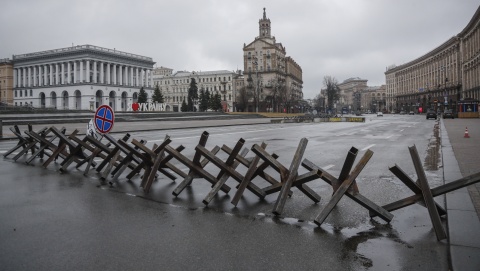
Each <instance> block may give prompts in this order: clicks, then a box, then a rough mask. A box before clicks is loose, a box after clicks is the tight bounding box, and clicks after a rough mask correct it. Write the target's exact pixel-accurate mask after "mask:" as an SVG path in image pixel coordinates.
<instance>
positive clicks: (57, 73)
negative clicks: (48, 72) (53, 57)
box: [55, 63, 60, 85]
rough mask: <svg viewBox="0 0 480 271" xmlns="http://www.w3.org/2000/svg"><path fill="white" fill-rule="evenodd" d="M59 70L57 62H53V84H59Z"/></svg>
mask: <svg viewBox="0 0 480 271" xmlns="http://www.w3.org/2000/svg"><path fill="white" fill-rule="evenodd" d="M59 74H60V72H59V71H58V63H55V85H60V76H59Z"/></svg>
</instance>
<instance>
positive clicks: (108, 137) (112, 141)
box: [95, 133, 130, 174]
mask: <svg viewBox="0 0 480 271" xmlns="http://www.w3.org/2000/svg"><path fill="white" fill-rule="evenodd" d="M103 138H105V139H106V140H107V141H108V142H110V144H112V145H113V146H114V147H113V149H112V150H111V151H110V152H109V153H108V155H107V157H106V158H105V159H104V160H103V161H102V162H101V163H100V164H99V165H98V166H97V167H96V169H95V170H96V171H97V172H99V173H100V172H101V171H102V169H103V168H104V167H105V166H106V165H107V164H108V163H109V162H110V161H111V160H112V158H113V156H114V155H115V154H116V153H117V152H118V151H119V150H120V148H121V147H120V145H119V143H118V140H116V139H114V138H113V137H112V136H111V135H109V134H105V135H103ZM129 138H130V134H128V133H127V134H125V135H124V136H123V137H122V138H121V140H123V141H128V139H129ZM109 172H110V171H109ZM107 174H108V173H107Z"/></svg>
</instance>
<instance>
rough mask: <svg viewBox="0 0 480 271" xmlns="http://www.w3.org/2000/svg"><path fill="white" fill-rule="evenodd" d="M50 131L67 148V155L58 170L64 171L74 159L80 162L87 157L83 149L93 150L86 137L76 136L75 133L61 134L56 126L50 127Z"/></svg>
mask: <svg viewBox="0 0 480 271" xmlns="http://www.w3.org/2000/svg"><path fill="white" fill-rule="evenodd" d="M52 132H53V133H54V134H55V135H56V136H57V137H58V138H59V140H60V141H61V142H63V143H64V144H65V145H66V146H67V147H68V149H69V155H68V156H67V157H66V158H65V159H64V160H63V161H62V163H60V165H61V167H60V168H59V171H60V172H65V171H66V170H67V167H68V166H69V165H70V164H71V163H73V162H74V161H76V162H80V161H82V160H83V159H86V158H87V155H86V154H85V152H84V150H90V151H93V147H91V146H90V145H89V144H87V137H86V136H85V137H84V138H83V139H80V138H78V137H77V134H73V133H72V134H70V135H69V136H66V135H64V134H62V133H61V132H60V131H59V130H58V129H57V128H55V127H52Z"/></svg>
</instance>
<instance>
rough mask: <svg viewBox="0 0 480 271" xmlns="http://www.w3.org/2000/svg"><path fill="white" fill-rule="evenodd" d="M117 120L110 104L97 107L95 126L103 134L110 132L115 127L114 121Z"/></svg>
mask: <svg viewBox="0 0 480 271" xmlns="http://www.w3.org/2000/svg"><path fill="white" fill-rule="evenodd" d="M114 122H115V114H114V113H113V110H112V108H111V107H110V106H108V105H106V104H104V105H101V106H100V107H99V108H97V112H95V118H94V123H95V128H97V131H98V132H99V133H101V134H108V132H110V130H112V128H113V123H114Z"/></svg>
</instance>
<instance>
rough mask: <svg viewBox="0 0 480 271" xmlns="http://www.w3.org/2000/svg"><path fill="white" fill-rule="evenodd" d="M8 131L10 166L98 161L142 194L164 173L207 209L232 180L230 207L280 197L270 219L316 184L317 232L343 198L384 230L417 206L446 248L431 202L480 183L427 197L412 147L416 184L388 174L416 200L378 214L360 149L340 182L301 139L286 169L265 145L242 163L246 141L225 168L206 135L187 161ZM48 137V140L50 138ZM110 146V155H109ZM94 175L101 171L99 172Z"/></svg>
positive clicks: (163, 153) (156, 149) (45, 133)
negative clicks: (321, 184)
mask: <svg viewBox="0 0 480 271" xmlns="http://www.w3.org/2000/svg"><path fill="white" fill-rule="evenodd" d="M10 130H11V131H12V132H13V133H14V134H15V135H16V136H17V138H18V140H19V141H18V143H17V145H16V146H15V147H13V148H12V149H11V150H9V151H8V152H7V153H5V154H4V157H7V156H8V155H10V154H12V153H13V152H15V151H16V150H18V149H20V148H22V150H21V151H20V152H18V153H16V155H15V156H14V157H13V160H14V161H16V160H17V159H19V158H20V157H21V156H23V155H26V154H28V152H29V151H32V155H31V156H30V157H28V158H27V159H26V163H27V164H29V163H31V162H32V161H33V160H34V159H35V158H37V157H40V158H41V159H43V157H44V156H48V159H47V161H45V162H44V163H43V166H44V167H47V166H48V165H49V163H51V162H52V161H54V160H56V158H57V157H58V156H60V157H62V158H63V161H62V162H61V164H60V165H61V168H60V169H59V171H61V172H64V171H65V170H66V169H67V167H68V166H69V165H70V164H71V163H73V162H76V163H77V165H76V168H79V167H80V166H82V165H83V164H86V168H85V170H84V175H86V174H87V173H88V171H89V168H90V167H91V166H95V163H94V162H95V161H94V158H96V157H99V158H101V159H103V161H102V162H101V164H100V166H102V167H104V168H105V166H106V168H105V170H104V172H103V174H106V175H108V174H109V173H110V171H111V170H112V168H113V167H115V169H114V170H113V172H111V174H112V175H113V177H114V178H118V177H119V175H120V174H122V172H123V171H124V170H125V169H126V168H130V169H132V171H131V172H130V173H129V174H128V175H127V179H129V178H131V177H132V176H133V175H135V174H138V173H140V171H141V170H142V169H143V170H144V174H143V177H142V184H141V187H142V188H143V189H144V191H145V192H146V193H148V192H149V190H150V189H151V186H152V183H153V181H154V180H155V179H156V178H157V176H158V175H157V173H158V172H160V173H163V174H164V175H165V176H166V177H167V178H170V179H172V180H175V179H176V177H177V176H176V175H178V176H180V177H182V178H183V181H182V182H181V183H180V184H179V185H178V186H177V187H176V188H175V190H174V191H173V193H172V194H173V195H175V196H178V195H179V194H180V193H181V192H182V191H183V189H184V188H185V187H186V186H188V185H190V184H191V183H192V181H193V179H195V178H203V179H205V180H207V181H208V182H209V183H210V184H211V187H212V189H211V190H210V192H209V193H208V194H207V195H206V197H205V198H204V200H203V203H204V204H205V205H208V204H209V203H210V202H211V200H212V199H213V198H214V197H215V195H217V194H218V192H219V191H220V190H222V191H223V192H225V193H228V192H229V191H230V187H229V186H228V185H226V181H227V180H228V179H229V178H232V179H234V180H235V181H237V182H238V183H239V185H238V186H237V192H236V193H235V196H234V197H233V199H232V201H231V203H232V204H233V205H235V206H237V204H238V202H239V200H240V198H241V197H242V195H243V193H244V191H245V189H249V190H250V191H251V192H252V193H253V194H255V195H256V196H258V197H259V198H260V199H263V198H264V197H265V196H266V195H269V194H272V193H276V192H279V195H278V197H277V200H276V201H275V203H274V207H273V210H272V212H273V213H274V214H275V215H281V213H282V212H283V209H284V207H285V204H286V200H287V198H288V196H289V195H291V194H292V191H291V188H292V187H297V188H298V189H299V190H300V191H302V192H303V193H305V195H307V196H308V197H309V198H310V199H312V200H313V201H314V202H315V203H317V202H319V201H320V196H319V195H318V194H317V193H315V191H313V190H312V189H310V188H309V187H308V186H307V185H306V183H307V182H310V181H312V180H316V179H318V178H320V179H322V180H324V181H325V182H327V183H328V184H330V185H331V186H332V188H333V195H332V198H331V199H330V201H329V202H328V203H327V205H326V206H325V207H324V208H323V210H322V211H321V212H320V214H319V215H318V216H317V217H316V218H315V220H314V223H315V224H317V225H318V226H321V225H322V223H323V222H324V221H325V219H326V218H327V217H328V215H329V214H330V213H331V211H332V210H333V208H334V207H335V206H336V205H337V204H338V202H339V201H340V199H341V198H342V197H343V195H347V196H348V197H350V198H351V199H353V200H354V201H355V202H357V203H358V204H360V205H361V206H363V207H365V208H367V209H368V210H369V214H370V216H371V217H375V216H379V217H380V218H382V219H383V220H385V221H387V222H390V221H391V220H392V218H393V215H392V214H391V213H390V211H394V210H398V209H401V208H404V207H406V206H410V205H412V204H414V203H418V204H421V205H422V206H424V207H426V208H427V210H428V213H429V216H430V219H431V221H432V225H433V228H434V231H435V234H436V237H437V239H438V240H443V239H445V238H446V237H447V236H446V232H445V229H444V227H443V225H442V221H441V219H440V216H441V215H445V214H446V210H445V209H444V208H443V207H442V206H440V205H439V204H437V203H436V202H435V201H434V200H433V197H435V196H439V195H444V194H446V193H448V192H451V191H454V190H457V189H460V188H463V187H466V186H469V185H472V184H475V183H478V182H480V172H479V173H476V174H473V175H470V176H467V177H464V178H461V179H458V180H456V181H453V182H450V183H448V184H444V185H441V186H438V187H435V188H433V189H431V188H430V186H429V184H428V180H427V177H426V174H425V171H424V169H423V167H422V163H421V160H420V157H419V155H418V152H417V149H416V146H415V145H414V146H412V147H409V152H410V156H411V158H412V161H413V164H414V167H415V171H416V175H417V178H418V179H417V180H416V181H414V180H413V179H412V178H410V177H409V176H408V175H407V174H406V173H405V172H404V171H403V170H402V169H401V168H400V167H399V166H397V165H395V166H393V167H390V168H389V170H390V171H391V172H392V173H393V174H394V175H395V176H396V177H398V178H399V179H400V180H401V181H402V182H403V183H404V184H405V185H406V186H407V187H408V188H409V189H410V190H411V191H412V192H413V193H414V195H412V196H409V197H406V198H404V199H401V200H397V201H395V202H392V203H389V204H387V205H384V206H382V207H380V206H378V205H377V204H375V203H373V202H372V201H371V200H369V199H368V198H366V197H364V196H362V195H361V194H360V192H359V189H358V185H357V183H356V178H357V177H358V176H359V174H360V173H361V172H362V170H363V169H364V168H365V166H366V164H367V163H368V162H369V160H370V159H371V157H372V156H373V152H372V151H371V150H367V151H366V153H365V154H364V155H363V157H362V158H361V159H360V161H359V162H358V163H357V164H356V166H355V167H353V165H354V162H355V158H356V156H357V154H358V149H356V148H354V147H352V148H351V149H350V150H349V152H348V154H347V157H346V159H345V162H344V164H343V167H342V169H341V172H340V174H339V177H338V179H337V178H335V177H333V176H332V175H331V174H329V173H328V172H326V171H325V170H323V169H321V168H320V167H318V166H316V165H315V164H314V163H312V162H311V161H309V160H308V159H303V158H302V157H303V155H304V153H305V150H306V147H307V143H308V140H307V139H306V138H302V139H301V140H300V142H299V145H298V147H297V149H296V152H295V154H294V157H293V159H292V162H291V164H290V167H289V168H288V169H287V168H286V167H285V166H283V165H282V164H281V163H280V162H279V161H278V160H277V159H278V155H276V154H275V153H273V154H269V153H268V152H267V151H266V147H267V145H266V144H265V143H262V144H261V145H257V144H254V145H253V146H252V148H251V150H252V152H253V153H254V154H255V156H254V157H250V158H246V157H245V156H246V154H247V153H248V149H246V148H243V146H244V144H245V140H244V139H243V138H241V139H240V140H238V141H237V143H236V145H235V147H234V148H233V149H230V148H229V147H228V146H226V145H223V147H222V150H223V151H225V152H226V153H227V154H228V157H227V158H226V159H223V160H222V159H220V158H219V157H218V156H217V153H218V151H219V150H220V148H219V147H218V146H215V147H214V148H213V149H212V150H208V149H207V148H205V145H206V142H207V140H208V136H209V134H208V132H203V134H202V136H201V137H200V140H199V143H198V145H197V146H196V147H195V154H194V157H193V159H192V160H190V159H189V158H187V157H186V156H185V155H183V154H181V151H182V150H184V149H185V147H184V146H182V145H180V146H179V147H177V148H173V147H172V146H170V143H171V142H172V140H171V139H170V137H169V136H168V135H167V136H165V139H164V141H163V142H162V143H161V144H160V145H157V144H155V145H154V146H153V147H152V148H148V147H147V146H146V145H145V143H146V142H145V141H138V140H136V139H133V140H132V141H131V143H130V144H129V143H127V140H128V139H129V137H130V135H129V134H127V135H125V136H124V137H123V138H122V139H120V140H118V141H117V140H115V139H113V138H112V137H111V136H110V135H108V134H107V135H105V137H104V138H106V139H107V140H108V141H109V142H108V143H107V144H104V143H102V142H101V140H98V139H96V138H94V137H92V136H90V135H87V136H85V137H84V138H80V137H78V136H77V135H78V130H74V131H73V132H72V133H71V134H70V135H66V134H65V128H64V127H63V128H62V129H60V130H58V129H57V128H56V127H54V126H52V127H50V128H47V127H45V128H43V129H40V130H39V131H38V132H35V131H33V130H32V126H31V125H28V130H26V131H24V134H25V136H23V135H22V134H21V133H20V129H19V128H18V126H16V125H15V126H14V127H12V128H10ZM50 133H52V134H53V135H50ZM55 141H58V144H55V143H54V142H55ZM110 145H111V146H112V147H110ZM87 154H88V155H87ZM122 154H124V155H123V156H122ZM202 158H203V159H202ZM172 159H176V160H177V161H179V162H180V163H181V164H183V165H185V166H186V167H187V168H188V169H189V171H188V173H187V172H184V171H182V170H180V169H179V168H178V167H176V166H175V165H174V164H172V163H171V160H172ZM302 159H303V161H302ZM301 161H302V162H301ZM208 163H212V164H213V165H215V166H216V167H217V168H218V169H219V170H220V171H219V173H218V174H217V176H216V177H215V176H213V175H212V174H211V173H209V172H208V171H207V170H206V169H205V166H206V165H207V164H208ZM300 164H301V165H302V166H303V167H304V168H305V169H307V170H308V172H307V173H304V174H300V175H299V174H298V167H299V166H300ZM239 165H243V166H245V167H246V168H247V171H246V173H245V175H244V176H243V175H242V174H240V173H239V172H238V171H237V167H238V166H239ZM100 166H99V167H100ZM268 167H272V168H273V169H274V170H275V171H277V172H278V173H279V175H280V181H278V180H276V179H275V178H274V177H272V176H270V175H269V174H268V173H266V172H265V171H266V170H267V169H268ZM352 168H353V169H352ZM167 170H169V171H167ZM97 171H100V170H99V169H98V167H97ZM170 171H172V172H173V173H175V174H176V175H174V174H173V173H171V172H170ZM132 174H133V175H132ZM256 177H261V178H263V179H264V180H266V181H267V182H269V183H270V185H269V186H267V187H264V188H260V187H258V186H257V185H255V184H254V183H253V182H252V181H253V179H254V178H256Z"/></svg>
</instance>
